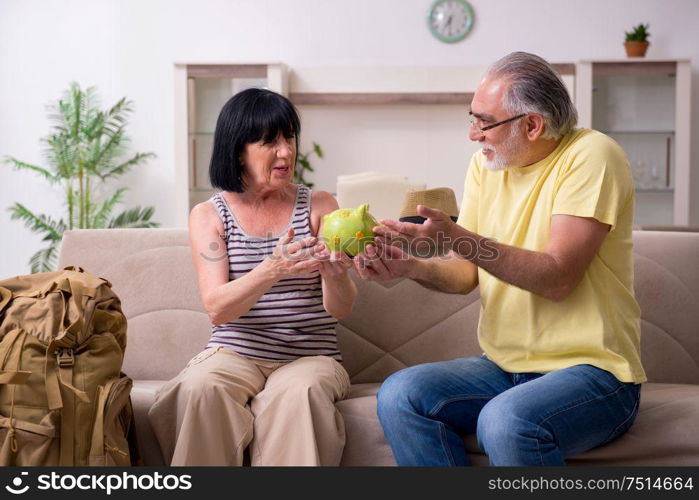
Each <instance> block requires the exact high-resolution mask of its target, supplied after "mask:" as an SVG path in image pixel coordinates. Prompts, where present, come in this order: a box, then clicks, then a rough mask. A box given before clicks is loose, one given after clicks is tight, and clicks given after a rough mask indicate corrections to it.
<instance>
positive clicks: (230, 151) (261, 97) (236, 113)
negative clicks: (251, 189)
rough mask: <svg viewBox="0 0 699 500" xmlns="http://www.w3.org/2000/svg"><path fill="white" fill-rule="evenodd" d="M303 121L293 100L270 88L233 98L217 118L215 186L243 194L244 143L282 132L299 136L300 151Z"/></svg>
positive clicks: (213, 162)
mask: <svg viewBox="0 0 699 500" xmlns="http://www.w3.org/2000/svg"><path fill="white" fill-rule="evenodd" d="M300 133H301V120H300V119H299V115H298V112H297V111H296V108H294V105H293V104H291V101H289V99H287V98H286V97H284V96H282V95H280V94H277V93H276V92H273V91H271V90H267V89H258V88H252V89H247V90H243V91H242V92H239V93H237V94H236V95H234V96H233V97H231V98H230V99H229V100H228V102H226V104H224V105H223V108H221V113H219V115H218V120H217V121H216V131H215V133H214V149H213V153H212V154H211V163H209V180H210V181H211V185H212V186H213V187H215V188H218V189H222V190H224V191H233V192H235V193H242V192H243V191H245V184H244V182H243V165H242V164H241V158H240V157H241V155H242V154H243V151H244V150H245V146H246V145H247V144H250V143H254V142H258V141H260V140H263V141H265V142H273V141H275V140H276V139H277V137H279V134H282V135H283V136H284V137H285V138H287V139H291V138H292V137H294V138H295V139H296V151H297V152H298V145H299V139H298V138H299V134H300Z"/></svg>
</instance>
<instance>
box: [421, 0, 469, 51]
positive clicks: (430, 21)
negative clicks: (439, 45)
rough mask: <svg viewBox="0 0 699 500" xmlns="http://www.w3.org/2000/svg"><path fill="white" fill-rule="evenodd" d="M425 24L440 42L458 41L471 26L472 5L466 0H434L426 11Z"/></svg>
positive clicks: (466, 33)
mask: <svg viewBox="0 0 699 500" xmlns="http://www.w3.org/2000/svg"><path fill="white" fill-rule="evenodd" d="M427 25H428V26H429V28H430V32H431V33H432V34H433V35H434V36H435V37H436V38H437V39H439V40H441V41H442V42H446V43H454V42H458V41H459V40H463V39H464V38H465V37H466V35H468V34H469V32H470V31H471V28H472V27H473V7H471V4H469V3H468V2H467V1H466V0H436V1H435V2H434V3H433V4H432V6H431V7H430V10H429V11H428V12H427Z"/></svg>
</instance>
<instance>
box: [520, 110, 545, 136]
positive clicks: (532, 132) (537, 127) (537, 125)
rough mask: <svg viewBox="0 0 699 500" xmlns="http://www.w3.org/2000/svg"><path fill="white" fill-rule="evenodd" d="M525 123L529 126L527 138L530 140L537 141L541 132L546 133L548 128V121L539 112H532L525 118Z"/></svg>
mask: <svg viewBox="0 0 699 500" xmlns="http://www.w3.org/2000/svg"><path fill="white" fill-rule="evenodd" d="M524 124H525V126H526V127H527V139H529V140H530V141H535V140H537V139H538V138H539V137H541V134H543V133H544V129H545V128H546V121H545V120H544V117H543V116H541V115H540V114H538V113H530V114H529V115H527V116H526V117H525V118H524Z"/></svg>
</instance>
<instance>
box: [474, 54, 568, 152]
mask: <svg viewBox="0 0 699 500" xmlns="http://www.w3.org/2000/svg"><path fill="white" fill-rule="evenodd" d="M485 78H486V79H496V78H497V79H504V80H506V81H507V82H508V83H509V86H508V88H507V90H506V91H505V94H504V96H503V103H502V105H503V107H504V108H505V109H506V110H507V111H509V112H510V113H512V114H513V115H516V114H520V113H538V114H540V115H541V116H543V117H544V121H545V124H546V125H545V128H544V132H543V134H542V135H541V137H542V138H544V139H559V138H560V137H562V136H563V135H565V134H567V133H568V132H570V131H572V130H573V129H574V128H575V125H576V124H577V123H578V112H577V111H576V110H575V106H574V105H573V102H572V101H571V100H570V95H569V94H568V90H567V89H566V87H565V85H564V84H563V81H562V80H561V79H560V77H559V76H558V75H557V74H556V72H555V71H554V69H553V68H552V67H551V65H550V64H549V63H547V62H546V61H545V60H544V59H542V58H541V57H539V56H537V55H534V54H529V53H527V52H512V53H511V54H508V55H506V56H505V57H503V58H502V59H500V60H498V61H496V62H495V63H493V64H492V65H491V66H490V68H488V71H486V74H485Z"/></svg>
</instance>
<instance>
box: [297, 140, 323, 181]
mask: <svg viewBox="0 0 699 500" xmlns="http://www.w3.org/2000/svg"><path fill="white" fill-rule="evenodd" d="M314 154H315V155H316V156H317V157H318V158H322V157H323V150H322V149H321V148H320V144H318V143H317V142H314V143H313V149H312V150H311V151H309V152H308V153H299V154H298V158H297V159H296V168H295V169H294V182H295V183H296V184H303V185H305V186H308V187H309V188H312V187H313V186H314V183H312V182H310V181H309V180H307V179H305V178H304V176H305V175H306V172H315V169H314V168H313V167H312V166H311V162H310V160H309V158H310V157H311V156H313V155H314Z"/></svg>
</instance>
